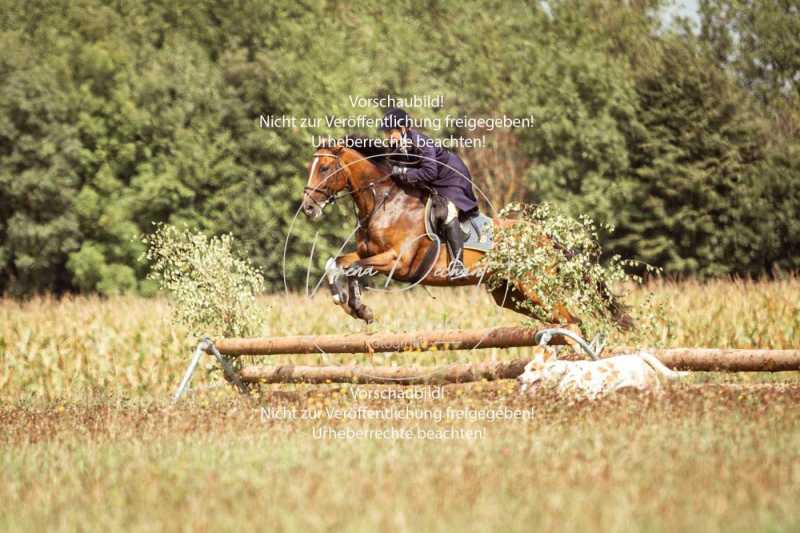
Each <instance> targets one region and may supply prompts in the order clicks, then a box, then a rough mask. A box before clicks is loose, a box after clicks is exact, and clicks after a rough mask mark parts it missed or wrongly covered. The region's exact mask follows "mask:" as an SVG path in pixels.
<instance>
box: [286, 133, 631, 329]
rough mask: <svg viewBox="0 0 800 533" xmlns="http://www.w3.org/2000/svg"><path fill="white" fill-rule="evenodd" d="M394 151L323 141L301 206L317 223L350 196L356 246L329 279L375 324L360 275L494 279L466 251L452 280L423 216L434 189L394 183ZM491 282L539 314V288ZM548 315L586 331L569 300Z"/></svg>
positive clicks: (350, 308)
mask: <svg viewBox="0 0 800 533" xmlns="http://www.w3.org/2000/svg"><path fill="white" fill-rule="evenodd" d="M348 140H349V141H350V142H347V141H348ZM361 141H369V139H365V138H362V139H361ZM353 145H357V148H356V147H354V146H353ZM389 155H390V154H389V153H388V152H387V149H386V148H384V147H383V146H382V145H381V144H380V143H375V142H371V143H370V142H358V143H356V142H353V141H352V138H347V137H346V138H345V139H340V140H339V142H331V143H326V144H322V145H320V146H319V147H318V148H317V150H316V151H315V153H314V155H313V157H312V159H311V161H310V162H309V165H308V182H307V184H306V186H305V188H304V190H303V201H302V203H301V206H300V208H301V209H302V211H303V213H304V214H305V215H306V216H307V217H308V218H309V219H311V220H318V219H319V218H320V217H321V216H322V212H323V209H324V208H325V207H326V206H327V205H329V204H331V203H332V202H334V201H335V200H336V199H337V198H338V197H340V196H345V195H346V196H350V197H351V198H352V200H353V202H354V204H355V211H356V216H357V224H358V226H357V229H356V232H355V235H356V249H355V251H353V252H350V253H346V254H343V255H339V256H338V257H335V258H331V259H329V260H328V262H327V263H326V265H325V276H326V277H327V281H328V285H329V287H330V289H331V292H332V294H333V299H334V302H335V303H336V304H338V305H339V306H341V307H342V308H343V309H344V311H345V312H346V313H347V314H348V315H350V316H352V317H354V318H356V319H361V320H364V321H365V322H366V323H371V322H372V321H373V320H374V316H373V313H372V311H371V310H370V309H369V307H367V306H366V305H365V304H364V303H363V302H362V301H361V287H360V284H359V276H360V275H361V274H362V273H365V272H368V273H370V274H374V273H380V274H384V275H386V276H389V277H390V278H391V279H394V280H397V281H402V282H408V283H415V284H416V283H420V284H423V285H430V286H464V285H477V284H480V283H482V282H483V281H485V277H486V276H491V273H490V272H489V273H487V272H485V271H483V269H482V268H481V266H480V264H479V262H480V260H481V258H482V257H483V252H480V251H477V250H472V249H464V255H463V262H464V265H465V266H466V268H467V270H468V272H469V274H468V275H467V276H466V277H463V278H456V279H450V277H449V276H448V270H447V268H448V265H449V264H450V260H451V258H450V256H449V251H448V250H447V247H446V246H441V247H440V250H441V251H437V250H436V249H435V248H434V247H436V248H439V242H435V241H433V240H431V239H430V238H429V237H428V236H427V233H426V229H425V220H424V218H425V202H426V199H427V196H428V193H427V192H426V191H424V190H420V189H418V188H409V187H404V186H401V185H399V184H398V183H396V182H395V181H394V180H393V179H392V177H391V164H390V161H389V157H388V156H389ZM492 220H493V224H494V229H495V231H497V230H502V229H503V228H506V227H508V226H509V225H511V224H515V223H517V222H519V221H518V220H513V219H503V218H497V217H494V218H493V219H492ZM434 257H435V259H433V258H434ZM492 285H493V286H494V288H493V289H491V295H492V297H493V298H494V301H495V302H496V303H497V304H498V305H500V306H501V307H504V308H507V309H511V310H512V311H515V312H517V313H521V314H524V315H527V316H530V317H533V318H536V317H535V316H534V314H533V313H532V312H531V310H530V309H529V308H528V307H527V306H523V305H522V304H521V302H523V301H528V302H532V303H533V304H534V305H536V306H541V302H540V300H539V299H538V298H537V296H536V294H535V293H534V292H533V291H531V290H530V289H528V288H526V287H525V286H521V285H520V284H513V283H511V282H509V281H500V282H499V283H492ZM606 294H609V295H610V293H607V292H606ZM612 299H613V297H612ZM609 306H610V307H609V308H610V309H612V311H613V314H614V316H615V319H616V320H617V322H618V323H619V324H621V325H623V326H626V325H627V324H628V320H629V317H627V315H625V313H624V312H622V311H621V310H620V306H619V305H618V304H617V303H616V302H614V301H610V302H609ZM550 314H551V318H550V321H551V322H552V323H553V324H559V325H562V326H563V327H567V328H568V329H571V330H572V331H574V332H576V333H577V334H579V335H580V334H581V331H580V319H579V318H578V317H577V316H575V315H574V314H572V313H571V312H570V311H569V310H568V309H567V308H566V307H565V306H564V305H563V304H557V305H555V306H553V309H552V310H551V311H550Z"/></svg>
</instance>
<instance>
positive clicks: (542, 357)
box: [525, 346, 549, 370]
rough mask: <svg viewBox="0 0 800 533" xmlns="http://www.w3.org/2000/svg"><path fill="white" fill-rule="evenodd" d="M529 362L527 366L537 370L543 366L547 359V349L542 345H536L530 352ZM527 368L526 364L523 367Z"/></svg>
mask: <svg viewBox="0 0 800 533" xmlns="http://www.w3.org/2000/svg"><path fill="white" fill-rule="evenodd" d="M531 355H532V357H531V362H530V363H528V366H530V367H531V370H539V369H541V368H542V367H544V364H545V363H546V362H547V360H548V359H549V357H548V355H549V354H548V352H547V349H546V348H545V347H544V346H536V347H535V348H534V349H533V350H532V353H531ZM525 368H526V369H527V368H528V367H527V366H526V367H525Z"/></svg>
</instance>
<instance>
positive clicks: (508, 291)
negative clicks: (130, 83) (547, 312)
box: [492, 281, 583, 353]
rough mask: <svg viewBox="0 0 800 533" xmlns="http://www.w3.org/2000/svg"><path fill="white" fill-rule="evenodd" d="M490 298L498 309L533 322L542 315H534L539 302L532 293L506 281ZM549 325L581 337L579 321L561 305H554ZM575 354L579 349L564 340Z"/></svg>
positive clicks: (573, 343) (570, 341) (571, 342)
mask: <svg viewBox="0 0 800 533" xmlns="http://www.w3.org/2000/svg"><path fill="white" fill-rule="evenodd" d="M492 297H493V298H494V301H495V302H496V303H497V305H499V306H500V307H504V308H505V309H510V310H512V311H514V312H516V313H520V314H523V315H525V316H528V317H530V318H533V319H535V320H541V319H542V315H541V314H539V313H536V311H535V309H534V308H535V307H541V302H540V301H539V299H538V298H537V297H536V294H534V293H533V292H532V291H529V290H525V289H520V288H519V287H517V285H513V284H511V283H509V282H508V281H506V282H503V283H502V284H501V285H500V286H499V287H497V288H495V289H494V290H492ZM549 322H550V323H549V324H546V327H561V328H566V329H568V330H570V331H572V332H573V333H575V334H576V335H578V336H580V337H581V338H582V337H583V332H582V331H581V327H580V323H581V321H580V319H579V318H578V317H576V316H575V315H573V314H572V313H570V312H569V310H568V309H567V308H566V307H565V306H564V305H563V304H560V303H559V304H556V306H555V307H554V309H553V310H552V313H551V316H550V317H549ZM566 342H567V344H569V345H570V346H571V347H572V348H573V349H574V350H575V351H576V352H578V353H580V352H581V348H580V346H578V345H577V344H576V343H575V342H574V341H572V340H571V339H566Z"/></svg>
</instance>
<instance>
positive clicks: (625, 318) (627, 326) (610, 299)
mask: <svg viewBox="0 0 800 533" xmlns="http://www.w3.org/2000/svg"><path fill="white" fill-rule="evenodd" d="M596 285H597V290H598V292H599V293H600V296H601V297H602V298H603V300H604V301H605V303H606V309H608V311H609V312H610V313H611V317H612V318H613V319H614V322H616V324H617V325H618V326H619V328H620V329H621V330H622V331H630V330H632V329H633V327H634V326H635V325H636V324H635V322H634V320H633V317H632V316H631V315H630V313H629V312H628V311H629V310H630V306H628V305H625V304H624V303H622V302H620V301H619V299H618V298H617V297H616V296H615V295H614V293H612V292H611V289H609V288H608V285H606V283H605V282H604V281H598V282H597V284H596Z"/></svg>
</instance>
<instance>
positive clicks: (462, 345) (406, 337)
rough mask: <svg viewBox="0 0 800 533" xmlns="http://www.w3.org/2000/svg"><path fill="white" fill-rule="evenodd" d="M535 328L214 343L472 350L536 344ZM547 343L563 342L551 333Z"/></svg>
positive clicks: (265, 347)
mask: <svg viewBox="0 0 800 533" xmlns="http://www.w3.org/2000/svg"><path fill="white" fill-rule="evenodd" d="M535 336H536V331H534V330H531V329H530V328H523V327H496V328H485V329H467V330H449V331H443V330H434V331H420V332H415V333H371V334H368V333H353V334H349V335H299V336H293V337H265V338H251V339H220V340H219V341H216V342H215V343H214V344H215V345H216V347H217V349H218V350H219V352H220V353H221V354H223V355H228V356H236V355H278V354H284V355H285V354H314V353H380V352H405V351H413V350H421V351H426V350H430V349H431V348H432V347H434V346H435V347H436V348H437V349H441V350H475V349H480V348H512V347H517V346H518V347H525V346H536V345H537V344H538V342H537V341H536V340H535V338H534V337H535ZM550 344H564V339H563V338H562V337H559V336H554V337H553V340H552V341H551V343H550Z"/></svg>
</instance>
